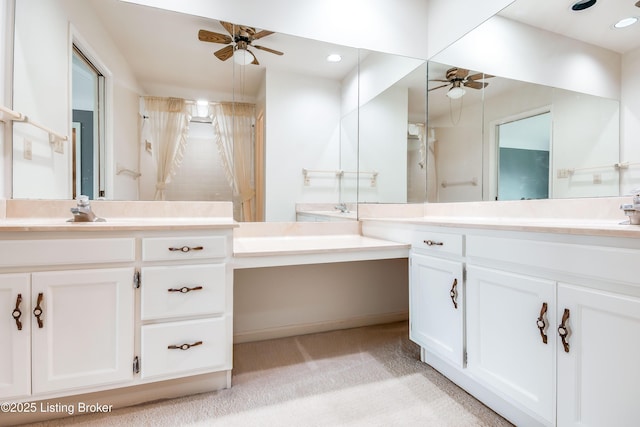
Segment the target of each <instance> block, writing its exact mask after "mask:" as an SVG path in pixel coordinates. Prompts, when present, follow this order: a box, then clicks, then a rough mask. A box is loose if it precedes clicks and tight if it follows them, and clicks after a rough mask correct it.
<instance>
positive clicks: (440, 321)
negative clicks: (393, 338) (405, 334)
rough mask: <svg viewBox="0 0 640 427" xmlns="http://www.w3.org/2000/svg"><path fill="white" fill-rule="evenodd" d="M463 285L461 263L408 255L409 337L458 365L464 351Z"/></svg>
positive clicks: (459, 365)
mask: <svg viewBox="0 0 640 427" xmlns="http://www.w3.org/2000/svg"><path fill="white" fill-rule="evenodd" d="M462 286H463V284H462V263H461V262H459V261H457V262H456V261H448V260H444V259H440V258H434V257H429V256H424V255H419V254H412V255H411V275H410V282H409V318H410V319H409V320H410V330H409V337H410V338H411V340H412V341H414V342H416V343H417V344H419V345H420V346H421V347H423V348H424V349H425V350H427V352H431V353H434V354H436V355H438V356H439V357H442V358H444V359H446V360H448V361H450V362H452V363H453V364H454V365H455V366H458V367H462V365H463V351H464V347H463V346H464V322H463V320H464V315H463V313H464V298H463V296H464V292H463V289H462Z"/></svg>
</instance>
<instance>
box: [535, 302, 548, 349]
mask: <svg viewBox="0 0 640 427" xmlns="http://www.w3.org/2000/svg"><path fill="white" fill-rule="evenodd" d="M546 313H547V303H546V302H543V303H542V307H541V308H540V316H538V319H537V320H536V326H538V329H539V330H540V336H541V337H542V342H543V343H545V344H546V343H547V334H545V333H544V330H545V329H546V327H547V322H545V321H544V315H545V314H546Z"/></svg>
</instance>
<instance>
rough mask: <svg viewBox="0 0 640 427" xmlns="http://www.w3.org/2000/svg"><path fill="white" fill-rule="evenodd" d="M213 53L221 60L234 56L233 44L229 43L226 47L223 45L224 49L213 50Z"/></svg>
mask: <svg viewBox="0 0 640 427" xmlns="http://www.w3.org/2000/svg"><path fill="white" fill-rule="evenodd" d="M213 54H214V55H215V56H216V58H218V59H219V60H220V61H226V60H227V59H229V58H231V57H232V56H233V46H232V45H229V46H226V47H223V48H222V49H220V50H218V51H216V52H213Z"/></svg>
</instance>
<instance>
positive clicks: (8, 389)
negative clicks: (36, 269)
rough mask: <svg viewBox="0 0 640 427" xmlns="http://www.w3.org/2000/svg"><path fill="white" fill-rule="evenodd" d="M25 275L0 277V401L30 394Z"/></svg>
mask: <svg viewBox="0 0 640 427" xmlns="http://www.w3.org/2000/svg"><path fill="white" fill-rule="evenodd" d="M29 296H30V293H29V275H28V274H2V275H0V313H1V314H2V316H0V343H1V344H0V361H1V363H0V399H6V398H9V397H12V398H17V397H25V396H28V395H29V394H30V393H31V357H30V354H31V323H30V322H31V320H30V315H31V313H30V302H29Z"/></svg>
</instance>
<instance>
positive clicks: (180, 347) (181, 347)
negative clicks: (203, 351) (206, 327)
mask: <svg viewBox="0 0 640 427" xmlns="http://www.w3.org/2000/svg"><path fill="white" fill-rule="evenodd" d="M197 345H202V341H198V342H194V343H193V344H180V345H170V346H168V347H167V348H168V349H169V350H189V349H190V348H191V347H195V346H197Z"/></svg>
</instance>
